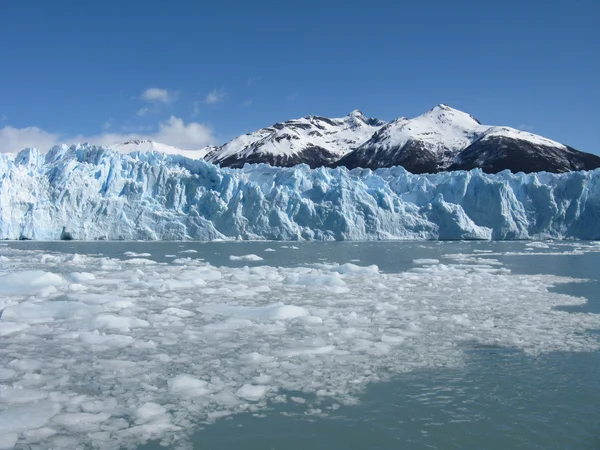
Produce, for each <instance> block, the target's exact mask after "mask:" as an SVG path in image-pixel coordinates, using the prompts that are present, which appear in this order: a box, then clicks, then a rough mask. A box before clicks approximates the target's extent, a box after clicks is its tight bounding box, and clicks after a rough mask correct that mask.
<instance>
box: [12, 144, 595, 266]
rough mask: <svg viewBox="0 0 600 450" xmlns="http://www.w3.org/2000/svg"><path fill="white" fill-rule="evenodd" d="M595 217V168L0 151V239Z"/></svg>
mask: <svg viewBox="0 0 600 450" xmlns="http://www.w3.org/2000/svg"><path fill="white" fill-rule="evenodd" d="M598 217H600V169H599V170H595V171H590V172H571V173H565V174H548V173H538V174H522V173H520V174H511V173H510V172H502V173H500V174H497V175H486V174H484V173H482V172H481V171H479V170H473V171H471V172H452V173H440V174H434V175H413V174H410V173H408V172H406V171H405V170H404V169H402V168H398V167H396V168H390V169H379V170H377V171H374V172H373V171H371V170H363V169H355V170H352V171H347V170H346V169H343V168H337V169H325V168H320V169H315V170H311V169H309V168H308V167H307V166H296V167H292V168H274V167H270V166H266V165H254V166H247V167H245V168H244V169H220V168H218V167H217V166H214V165H211V164H209V163H206V162H205V161H202V160H191V159H187V158H185V157H182V156H178V155H162V154H158V153H137V154H130V155H122V154H119V153H118V152H116V151H112V150H108V149H106V148H103V147H94V146H89V145H87V146H73V147H71V148H67V147H65V146H59V147H55V148H53V149H52V150H51V151H50V152H49V153H47V154H45V155H41V154H39V153H38V152H37V151H36V150H33V149H28V150H24V151H22V152H21V153H19V154H18V155H17V156H16V157H11V156H5V155H0V239H47V240H53V239H116V240H121V239H125V240H186V239H196V240H216V239H222V240H223V239H224V240H232V239H272V240H312V239H315V240H374V239H490V238H492V239H527V238H581V239H595V238H598V237H600V227H598V225H597V224H598ZM131 256H133V255H131ZM138 257H140V258H142V259H143V258H144V257H142V256H138Z"/></svg>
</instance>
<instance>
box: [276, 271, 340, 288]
mask: <svg viewBox="0 0 600 450" xmlns="http://www.w3.org/2000/svg"><path fill="white" fill-rule="evenodd" d="M284 283H286V284H300V285H303V286H346V282H345V281H344V280H343V279H342V277H341V276H340V275H339V274H338V273H333V274H331V275H321V274H314V275H300V276H299V275H297V274H293V275H290V276H288V277H287V278H286V279H285V280H284Z"/></svg>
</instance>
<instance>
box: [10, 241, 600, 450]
mask: <svg viewBox="0 0 600 450" xmlns="http://www.w3.org/2000/svg"><path fill="white" fill-rule="evenodd" d="M375 266H376V267H375ZM0 309H2V315H1V317H0V343H1V344H2V345H0V435H2V436H3V437H0V448H32V449H48V448H107V449H109V448H114V449H119V448H135V449H139V450H142V449H143V450H158V449H161V448H177V449H189V448H194V449H252V450H254V449H256V450H258V449H305V448H316V449H365V448H369V449H391V448H400V449H404V448H406V449H452V448H456V449H502V450H504V449H512V448H514V449H597V448H600V377H599V376H598V373H599V370H600V351H599V349H600V333H599V332H598V330H599V329H600V243H598V242H582V241H556V242H543V243H542V242H528V241H524V242H487V241H483V242H482V241H472V242H443V241H442V242H438V241H429V242H412V241H411V242H331V243H329V242H213V243H200V242H74V241H70V242H34V241H23V242H4V243H2V244H0Z"/></svg>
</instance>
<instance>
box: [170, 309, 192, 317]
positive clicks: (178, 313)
mask: <svg viewBox="0 0 600 450" xmlns="http://www.w3.org/2000/svg"><path fill="white" fill-rule="evenodd" d="M163 314H168V315H170V316H175V317H182V318H183V317H192V316H194V315H195V314H194V313H193V312H192V311H188V310H187V309H180V308H167V309H165V310H164V311H163Z"/></svg>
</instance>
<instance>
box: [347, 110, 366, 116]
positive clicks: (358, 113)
mask: <svg viewBox="0 0 600 450" xmlns="http://www.w3.org/2000/svg"><path fill="white" fill-rule="evenodd" d="M348 117H361V118H363V117H365V116H364V114H363V113H362V111H361V110H360V109H355V110H354V111H351V112H350V114H348Z"/></svg>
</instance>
